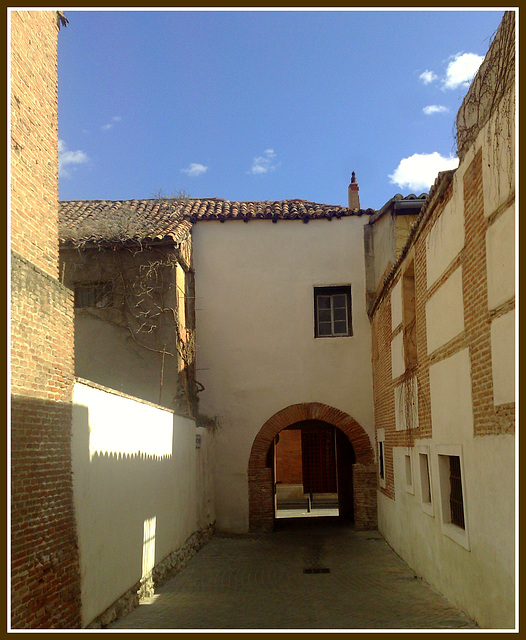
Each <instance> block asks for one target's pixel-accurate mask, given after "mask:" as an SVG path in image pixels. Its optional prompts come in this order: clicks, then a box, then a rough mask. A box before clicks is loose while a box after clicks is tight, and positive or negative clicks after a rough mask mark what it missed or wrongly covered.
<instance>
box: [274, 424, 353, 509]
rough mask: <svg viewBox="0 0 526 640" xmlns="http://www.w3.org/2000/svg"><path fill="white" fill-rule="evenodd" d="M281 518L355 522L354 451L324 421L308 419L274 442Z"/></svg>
mask: <svg viewBox="0 0 526 640" xmlns="http://www.w3.org/2000/svg"><path fill="white" fill-rule="evenodd" d="M271 448H272V449H273V454H272V455H273V463H274V464H273V467H274V474H273V476H274V514H275V517H276V518H313V517H340V518H344V519H346V520H348V521H350V522H353V521H354V517H353V516H354V509H353V486H352V465H353V464H354V462H355V461H356V456H355V454H354V449H353V447H352V445H351V443H350V442H349V440H348V439H347V438H346V437H345V436H344V434H343V433H342V432H341V431H340V430H339V429H337V428H336V427H334V425H332V424H329V423H328V422H325V421H323V420H302V421H300V422H297V423H295V424H292V425H290V426H289V427H286V428H285V429H283V430H282V431H280V432H279V433H278V434H277V435H276V436H275V438H274V441H273V447H271Z"/></svg>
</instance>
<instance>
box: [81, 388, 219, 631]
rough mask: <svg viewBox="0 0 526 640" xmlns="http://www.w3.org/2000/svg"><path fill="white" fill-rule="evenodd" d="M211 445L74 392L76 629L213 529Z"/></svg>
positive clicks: (178, 425)
mask: <svg viewBox="0 0 526 640" xmlns="http://www.w3.org/2000/svg"><path fill="white" fill-rule="evenodd" d="M197 434H199V435H201V446H200V448H196V435H197ZM212 440H213V439H212V436H211V434H210V433H209V432H208V431H206V430H205V429H202V428H199V429H196V426H195V422H194V421H193V420H190V419H188V418H183V417H180V416H177V415H174V414H173V412H171V411H169V410H166V409H162V408H161V407H158V406H156V405H152V404H149V403H146V402H143V401H139V400H137V399H134V398H130V397H128V396H124V395H122V394H119V393H117V392H113V391H110V390H105V389H104V388H100V387H98V386H96V385H92V384H90V383H89V382H86V381H77V382H76V383H75V388H74V393H73V433H72V456H73V491H74V502H75V511H76V517H77V533H78V540H79V550H80V562H81V594H82V623H83V626H85V625H87V624H89V623H90V622H91V621H92V620H93V619H94V618H95V617H96V616H98V615H100V614H101V613H102V612H103V611H104V610H105V609H106V608H107V607H109V606H110V605H112V604H113V603H114V602H115V601H116V600H117V599H118V598H119V597H120V596H121V595H123V594H124V593H125V592H126V591H127V590H128V589H130V588H132V587H133V585H134V584H136V583H137V582H138V581H139V580H140V579H141V578H142V577H143V575H144V573H145V572H146V571H148V570H151V569H152V568H153V566H154V565H155V564H157V563H159V562H160V561H161V560H163V559H164V558H165V557H166V556H168V555H169V554H170V553H171V552H173V551H175V550H177V549H179V548H180V547H181V546H182V545H183V544H184V542H185V540H187V538H189V537H190V536H191V535H192V533H194V532H195V531H196V530H198V529H200V528H203V527H206V526H207V525H208V524H210V523H211V522H213V521H214V520H215V513H214V504H213V455H212V449H213V447H212Z"/></svg>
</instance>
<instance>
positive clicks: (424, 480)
mask: <svg viewBox="0 0 526 640" xmlns="http://www.w3.org/2000/svg"><path fill="white" fill-rule="evenodd" d="M418 459H419V461H420V486H421V489H422V502H423V503H425V504H430V503H431V482H430V478H429V456H428V455H427V453H419V454H418Z"/></svg>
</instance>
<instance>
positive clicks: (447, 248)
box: [426, 168, 464, 289]
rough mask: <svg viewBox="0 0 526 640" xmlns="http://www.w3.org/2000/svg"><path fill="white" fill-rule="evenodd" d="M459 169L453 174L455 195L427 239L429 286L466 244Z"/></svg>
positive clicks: (462, 192)
mask: <svg viewBox="0 0 526 640" xmlns="http://www.w3.org/2000/svg"><path fill="white" fill-rule="evenodd" d="M463 170H464V168H459V169H457V171H456V173H455V174H454V176H453V189H454V193H455V196H454V197H453V198H451V199H450V200H449V202H448V203H447V204H446V206H445V207H444V211H443V213H442V215H441V216H440V218H439V219H438V220H437V221H436V223H435V224H434V225H433V228H432V229H431V231H430V233H429V235H428V237H427V239H426V265H427V287H428V289H429V287H431V286H432V284H433V283H434V282H436V281H437V280H438V278H440V276H441V275H442V274H443V273H444V271H445V270H446V269H447V267H448V265H449V264H451V262H452V261H453V259H454V258H455V257H456V256H457V255H458V253H459V252H460V251H461V250H462V247H463V246H464V206H463V202H464V200H463V198H464V187H463V184H462V177H461V173H462V171H463Z"/></svg>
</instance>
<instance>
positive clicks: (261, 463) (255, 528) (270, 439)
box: [248, 402, 377, 533]
mask: <svg viewBox="0 0 526 640" xmlns="http://www.w3.org/2000/svg"><path fill="white" fill-rule="evenodd" d="M309 421H316V422H324V423H327V424H328V425H329V426H330V427H332V428H336V432H335V433H336V436H335V437H336V447H337V451H340V456H339V460H340V462H339V463H337V470H338V469H339V470H340V471H339V472H338V477H337V482H339V484H340V489H339V491H338V513H339V515H340V517H342V516H344V517H347V518H352V519H353V521H354V527H355V529H357V530H365V529H375V528H376V526H377V512H376V485H377V470H376V465H375V458H374V452H373V449H372V447H371V442H370V440H369V436H368V435H367V434H366V432H365V431H364V430H363V428H362V427H361V426H360V425H359V424H358V423H357V422H356V420H354V418H352V416H350V415H349V414H347V413H344V412H343V411H340V410H339V409H336V408H335V407H331V406H329V405H325V404H322V403H320V402H305V403H301V404H294V405H290V406H288V407H286V408H284V409H282V410H281V411H278V412H277V413H275V414H274V415H273V416H271V417H270V418H269V419H268V420H267V421H266V422H265V424H264V425H263V426H262V427H261V429H260V430H259V432H258V434H257V436H256V437H255V439H254V442H253V443H252V449H251V451H250V458H249V461H248V500H249V530H250V531H251V532H254V533H256V532H264V531H272V530H273V528H274V522H275V521H276V490H275V486H276V483H275V465H274V457H275V449H276V445H275V439H276V436H277V435H278V434H279V433H280V432H282V431H283V430H284V429H286V428H287V427H290V426H293V425H295V424H297V423H300V422H309ZM340 432H341V433H340ZM344 441H346V443H345V444H344ZM339 443H341V445H340V448H338V444H339ZM337 460H338V458H337ZM340 465H341V466H340ZM344 472H345V473H344ZM340 473H341V474H342V475H345V477H346V478H347V483H345V482H342V480H343V478H342V475H339V474H340ZM311 522H313V520H311Z"/></svg>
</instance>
